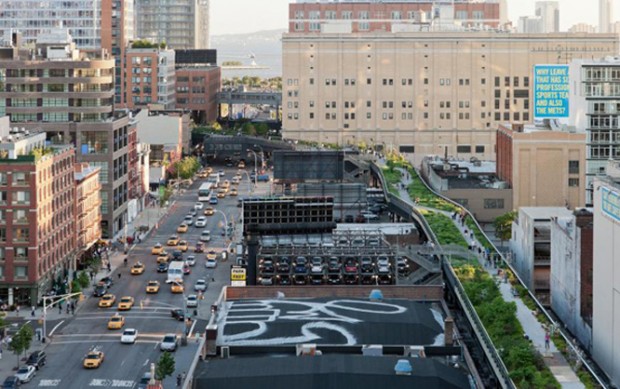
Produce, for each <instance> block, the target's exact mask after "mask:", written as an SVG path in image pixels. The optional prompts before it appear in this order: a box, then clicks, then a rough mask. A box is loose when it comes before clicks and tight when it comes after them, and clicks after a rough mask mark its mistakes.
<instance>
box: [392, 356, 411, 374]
mask: <svg viewBox="0 0 620 389" xmlns="http://www.w3.org/2000/svg"><path fill="white" fill-rule="evenodd" d="M412 371H413V368H412V367H411V362H409V360H407V359H399V360H398V362H396V365H395V366H394V373H396V375H411V372H412Z"/></svg>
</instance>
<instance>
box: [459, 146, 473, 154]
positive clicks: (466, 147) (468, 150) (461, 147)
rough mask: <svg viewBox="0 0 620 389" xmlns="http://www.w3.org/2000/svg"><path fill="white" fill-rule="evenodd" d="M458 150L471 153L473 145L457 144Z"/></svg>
mask: <svg viewBox="0 0 620 389" xmlns="http://www.w3.org/2000/svg"><path fill="white" fill-rule="evenodd" d="M456 152H457V153H471V146H470V145H457V146H456Z"/></svg>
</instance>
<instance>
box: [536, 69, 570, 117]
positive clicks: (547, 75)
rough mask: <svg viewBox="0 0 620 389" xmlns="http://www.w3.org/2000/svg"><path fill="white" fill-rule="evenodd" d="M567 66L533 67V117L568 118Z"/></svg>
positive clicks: (568, 85) (568, 86)
mask: <svg viewBox="0 0 620 389" xmlns="http://www.w3.org/2000/svg"><path fill="white" fill-rule="evenodd" d="M568 78H569V77H568V65H536V66H534V117H535V118H537V119H553V118H566V117H568V95H569V92H570V90H569V88H570V84H569V82H568Z"/></svg>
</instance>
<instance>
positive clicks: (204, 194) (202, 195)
mask: <svg viewBox="0 0 620 389" xmlns="http://www.w3.org/2000/svg"><path fill="white" fill-rule="evenodd" d="M212 194H213V183H211V182H205V183H204V184H202V185H200V188H198V201H205V202H208V201H209V200H211V195H212Z"/></svg>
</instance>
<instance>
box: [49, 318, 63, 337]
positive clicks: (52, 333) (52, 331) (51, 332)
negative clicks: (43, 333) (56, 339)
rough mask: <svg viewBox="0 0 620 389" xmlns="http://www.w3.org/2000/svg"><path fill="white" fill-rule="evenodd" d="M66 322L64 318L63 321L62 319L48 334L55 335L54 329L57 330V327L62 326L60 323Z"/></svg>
mask: <svg viewBox="0 0 620 389" xmlns="http://www.w3.org/2000/svg"><path fill="white" fill-rule="evenodd" d="M64 322H65V321H64V320H63V321H61V322H60V323H58V324H56V326H55V327H54V328H52V330H51V331H50V333H49V334H48V335H47V336H52V335H54V331H56V329H57V328H58V327H60V325H61V324H62V323H64Z"/></svg>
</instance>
